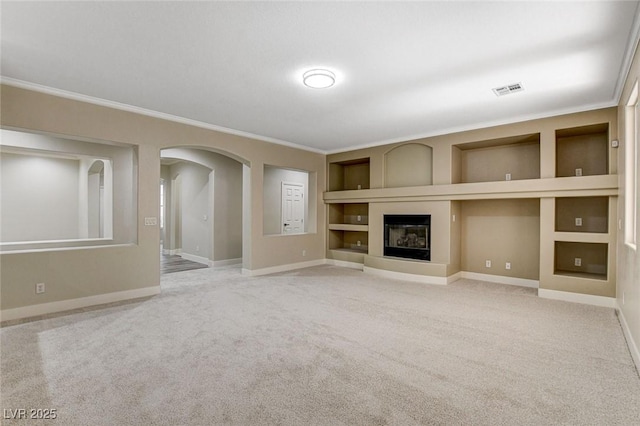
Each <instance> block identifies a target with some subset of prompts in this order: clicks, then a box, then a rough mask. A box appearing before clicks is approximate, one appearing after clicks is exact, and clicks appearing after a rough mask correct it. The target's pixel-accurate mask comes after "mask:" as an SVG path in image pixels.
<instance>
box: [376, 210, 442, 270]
mask: <svg viewBox="0 0 640 426" xmlns="http://www.w3.org/2000/svg"><path fill="white" fill-rule="evenodd" d="M384 255H385V256H392V257H403V258H406V259H417V260H431V215H414V214H410V215H407V214H403V215H384Z"/></svg>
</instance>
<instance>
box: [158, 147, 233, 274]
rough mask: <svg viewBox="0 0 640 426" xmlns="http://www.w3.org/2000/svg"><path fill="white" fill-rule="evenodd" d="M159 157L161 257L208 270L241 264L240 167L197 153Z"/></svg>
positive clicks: (183, 151)
mask: <svg viewBox="0 0 640 426" xmlns="http://www.w3.org/2000/svg"><path fill="white" fill-rule="evenodd" d="M160 156H161V166H160V167H161V170H160V176H161V182H160V187H161V192H162V194H161V196H160V200H161V205H160V210H161V211H160V218H161V220H160V223H161V229H160V232H161V242H162V254H163V256H179V257H180V258H182V259H184V260H187V261H189V262H195V263H198V264H200V265H204V266H208V267H215V266H225V265H232V264H239V263H242V262H243V244H244V243H243V220H245V216H246V215H245V214H243V164H242V163H240V162H239V161H237V160H235V159H233V158H230V157H228V156H225V155H222V154H219V153H216V152H212V151H208V150H205V149H198V148H167V149H163V150H162V151H161V154H160ZM163 259H164V260H167V259H166V258H163ZM174 259H175V257H174ZM163 271H164V266H163Z"/></svg>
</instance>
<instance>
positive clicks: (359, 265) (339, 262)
mask: <svg viewBox="0 0 640 426" xmlns="http://www.w3.org/2000/svg"><path fill="white" fill-rule="evenodd" d="M326 260H327V265H333V266H339V267H341V268H349V269H357V270H358V271H362V270H363V269H364V265H363V264H362V263H358V262H347V261H346V260H337V259H326Z"/></svg>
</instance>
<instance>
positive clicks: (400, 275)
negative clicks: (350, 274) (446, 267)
mask: <svg viewBox="0 0 640 426" xmlns="http://www.w3.org/2000/svg"><path fill="white" fill-rule="evenodd" d="M363 271H364V272H365V273H367V274H371V275H377V276H379V277H383V278H390V279H394V280H403V281H411V282H416V283H423V284H436V285H447V284H448V278H447V277H434V276H431V275H418V274H408V273H406V272H395V271H387V270H385V269H378V268H372V267H370V266H365V267H364V268H363Z"/></svg>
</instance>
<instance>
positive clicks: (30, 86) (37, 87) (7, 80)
mask: <svg viewBox="0 0 640 426" xmlns="http://www.w3.org/2000/svg"><path fill="white" fill-rule="evenodd" d="M0 84H4V85H7V86H12V87H17V88H19V89H25V90H31V91H34V92H39V93H44V94H47V95H52V96H57V97H60V98H65V99H70V100H74V101H79V102H85V103H89V104H92V105H99V106H103V107H107V108H113V109H117V110H120V111H126V112H131V113H134V114H140V115H144V116H147V117H153V118H158V119H161V120H166V121H172V122H175V123H180V124H186V125H189V126H193V127H200V128H203V129H207V130H213V131H216V132H220V133H226V134H229V135H234V136H241V137H245V138H249V139H254V140H258V141H262V142H268V143H273V144H276V145H283V146H287V147H289V148H295V149H300V150H303V151H309V152H313V153H316V154H323V155H326V151H324V150H320V149H316V148H311V147H308V146H304V145H300V144H296V143H293V142H289V141H284V140H281V139H276V138H271V137H268V136H262V135H257V134H254V133H249V132H244V131H242V130H236V129H230V128H228V127H222V126H218V125H215V124H210V123H205V122H203V121H198V120H192V119H190V118H184V117H180V116H177V115H172V114H167V113H164V112H159V111H153V110H150V109H146V108H141V107H137V106H134V105H129V104H124V103H120V102H115V101H110V100H107V99H102V98H96V97H93V96H88V95H83V94H81V93H76V92H70V91H67V90H62V89H56V88H54V87H49V86H44V85H42V84H37V83H31V82H28V81H23V80H18V79H15V78H11V77H5V76H0Z"/></svg>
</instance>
